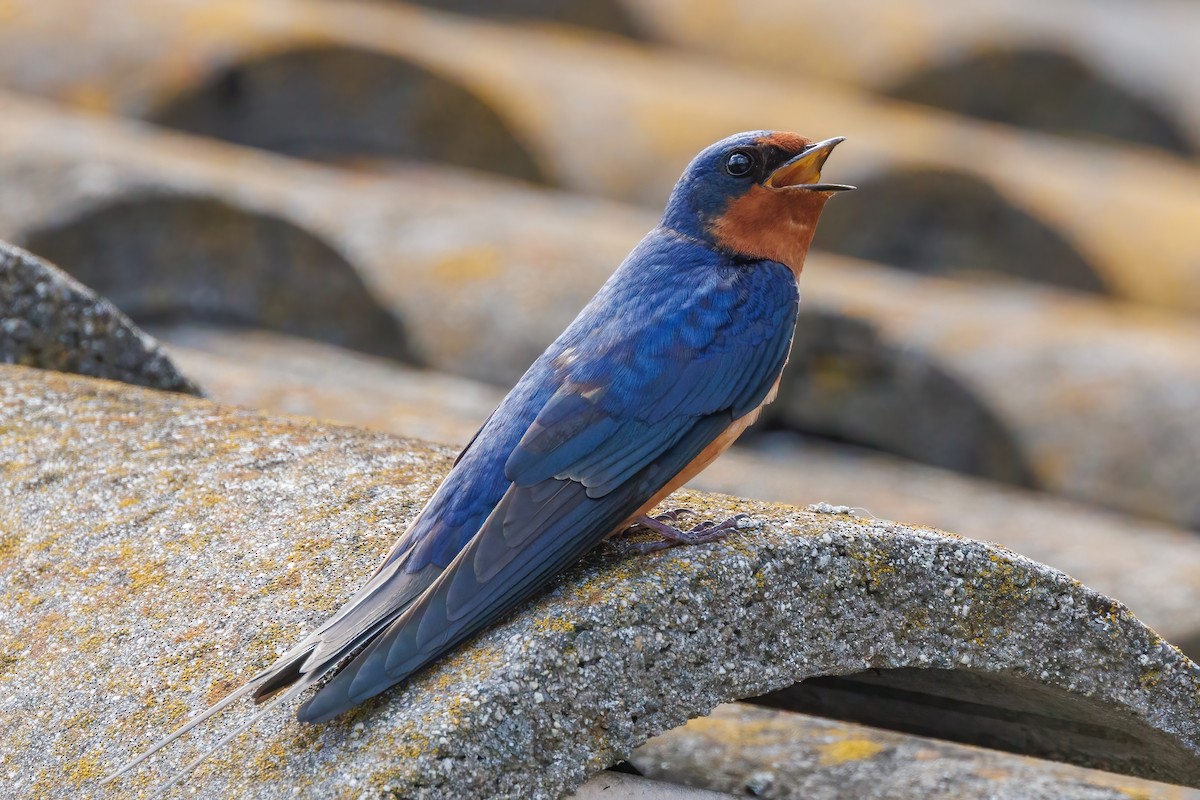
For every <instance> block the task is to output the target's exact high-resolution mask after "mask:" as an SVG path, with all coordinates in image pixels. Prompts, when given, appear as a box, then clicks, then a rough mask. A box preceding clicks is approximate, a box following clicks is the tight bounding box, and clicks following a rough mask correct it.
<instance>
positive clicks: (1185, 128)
mask: <svg viewBox="0 0 1200 800" xmlns="http://www.w3.org/2000/svg"><path fill="white" fill-rule="evenodd" d="M624 2H625V5H626V7H627V8H629V10H630V13H631V14H632V15H633V16H634V17H635V19H636V20H637V23H638V25H639V27H641V28H642V29H643V30H645V31H646V32H647V34H648V35H650V36H653V37H655V38H657V39H661V40H666V41H670V42H672V43H675V44H678V45H682V46H685V47H687V48H689V49H692V50H699V51H702V52H705V53H707V54H710V55H714V56H720V57H724V58H732V59H735V60H739V61H744V62H748V63H752V64H758V65H761V66H764V67H767V68H770V69H773V70H782V71H786V72H788V73H792V72H797V71H798V72H800V73H802V74H805V75H815V76H820V77H823V78H828V79H831V80H837V81H844V82H848V83H852V84H856V85H860V86H864V87H867V88H870V89H874V90H876V91H887V90H889V89H892V88H895V87H899V86H904V85H912V84H915V83H919V82H921V81H922V79H923V78H927V77H929V76H931V75H942V76H945V78H946V79H947V80H948V82H950V83H951V85H952V86H954V87H956V88H957V87H966V86H969V87H971V88H972V89H973V90H974V95H975V96H974V97H964V96H961V95H955V94H950V95H949V96H948V95H947V94H940V95H933V96H930V95H929V94H926V95H925V99H927V100H933V101H939V100H940V101H941V103H939V104H942V105H946V106H947V107H950V108H953V109H955V110H959V111H971V110H972V104H979V103H980V102H991V103H992V104H994V105H995V104H1000V108H1001V110H1007V111H1009V114H1008V116H1007V119H1010V120H1012V121H1015V122H1018V123H1019V124H1026V125H1028V124H1035V123H1037V122H1039V117H1038V116H1037V115H1038V114H1043V115H1045V114H1048V113H1050V114H1057V115H1058V116H1057V119H1056V118H1054V117H1051V118H1050V119H1049V120H1045V117H1042V118H1041V119H1042V120H1045V122H1050V123H1057V126H1058V127H1065V128H1066V129H1068V130H1073V131H1083V132H1091V133H1100V134H1107V135H1110V136H1111V135H1118V136H1122V137H1124V138H1133V139H1134V140H1136V141H1148V142H1151V143H1154V144H1159V145H1162V146H1167V147H1172V148H1173V149H1178V150H1181V151H1187V152H1191V153H1193V154H1194V153H1195V150H1196V148H1197V146H1198V145H1200V88H1198V87H1197V85H1196V81H1195V80H1194V76H1195V74H1196V70H1197V69H1198V68H1200V60H1198V56H1197V53H1196V47H1195V39H1194V37H1193V32H1194V31H1195V30H1196V28H1197V26H1200V12H1198V11H1197V9H1196V6H1195V5H1194V4H1192V3H1187V2H1170V0H1167V1H1166V2H1163V0H1149V2H1143V3H1139V4H1138V5H1137V6H1136V7H1134V6H1130V5H1126V4H1121V3H1104V4H1097V3H1093V2H1090V1H1089V0H1062V1H1061V2H1056V3H1054V4H1053V5H1050V6H1047V5H1046V4H1045V3H1041V2H1038V0H1014V1H1013V2H995V0H966V2H961V3H955V4H954V6H953V7H949V6H947V5H946V4H945V3H941V2H938V0H906V2H905V3H904V4H903V6H897V8H896V13H897V15H898V18H897V19H898V24H880V22H879V20H880V17H879V13H880V11H879V5H878V3H875V2H873V0H849V2H846V1H845V0H815V2H807V3H804V4H803V5H799V4H796V3H791V2H788V0H767V2H762V3H755V5H754V9H753V13H747V8H746V6H745V5H744V4H742V3H738V2H737V0H702V2H693V1H692V0H624ZM900 17H902V24H899V21H900V20H899V18H900ZM766 20H769V22H765V21H766ZM814 28H818V29H820V31H821V36H820V37H819V38H818V37H811V36H809V33H810V31H812V30H813V29H814ZM801 38H803V41H804V42H805V46H804V47H796V46H795V42H796V41H798V40H799V39H801ZM1039 53H1041V54H1043V55H1041V56H1038V55H1037V54H1039ZM1050 54H1052V55H1053V56H1055V57H1056V59H1057V60H1056V61H1051V62H1050V63H1045V59H1046V56H1047V55H1050ZM1022 56H1024V58H1022ZM1035 58H1036V59H1037V60H1038V61H1041V62H1042V63H1040V64H1039V63H1037V62H1036V61H1035V62H1034V63H1030V62H1031V60H1033V59H1035ZM1064 62H1066V63H1065V64H1064ZM1070 62H1074V63H1073V64H1071V63H1070ZM972 63H974V64H977V65H980V66H982V65H984V64H986V65H987V66H989V67H990V74H988V75H986V76H981V75H980V74H979V73H977V72H976V73H972V72H971V71H969V70H963V69H962V67H963V66H964V64H967V65H970V64H972ZM1038 67H1041V68H1040V69H1039V68H1038ZM955 69H958V70H959V75H958V76H954V77H952V76H951V75H950V73H951V72H952V71H953V70H955ZM1064 73H1065V74H1064ZM1072 73H1074V74H1072ZM1080 73H1082V74H1080ZM981 77H982V78H983V80H982V81H981V80H980V78H981ZM1022 78H1024V80H1021V79H1022ZM1055 78H1058V80H1055ZM984 81H988V82H990V85H991V87H996V88H997V89H998V90H994V91H987V90H986V89H984V88H983V87H985V86H988V83H984ZM1047 90H1051V91H1054V92H1055V94H1054V95H1053V100H1047V99H1046V97H1045V95H1042V94H1040V93H1041V92H1045V91H1047ZM1076 93H1077V94H1076ZM980 95H983V96H985V97H986V98H988V99H985V100H982V101H981V100H980V97H979V96H980ZM955 99H960V100H961V102H958V103H955V102H953V101H954V100H955ZM1097 101H1106V102H1105V103H1104V105H1103V106H1102V107H1101V108H1099V109H1097V108H1096V107H1095V105H1093V104H1094V103H1097ZM994 105H993V107H994ZM1035 106H1036V107H1035ZM1064 107H1065V109H1064ZM1049 108H1053V111H1049ZM1064 111H1066V112H1073V113H1069V114H1064ZM1081 115H1082V116H1081ZM993 116H994V115H993ZM1097 116H1098V117H1100V118H1099V119H1097V118H1096V117H1097Z"/></svg>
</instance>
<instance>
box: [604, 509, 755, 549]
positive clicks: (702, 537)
mask: <svg viewBox="0 0 1200 800" xmlns="http://www.w3.org/2000/svg"><path fill="white" fill-rule="evenodd" d="M680 512H685V513H687V514H693V513H695V512H693V511H691V510H690V509H686V508H685V509H674V510H672V511H669V512H667V513H666V514H660V515H658V516H656V517H646V516H643V517H638V520H637V522H635V523H634V525H633V526H632V527H631V530H636V529H639V528H640V529H643V530H650V531H653V532H654V533H657V534H658V535H659V537H661V538H660V539H659V541H657V542H628V543H626V544H625V551H626V552H627V553H629V554H632V555H646V554H647V553H656V552H658V551H659V550H666V549H668V548H671V547H675V546H677V545H681V544H685V545H691V544H704V543H706V542H715V541H717V540H718V539H722V538H724V537H726V536H728V535H729V534H730V533H732V532H733V531H735V530H737V529H738V523H739V522H741V521H742V520H744V519H749V515H748V514H735V515H733V516H732V517H730V518H729V519H727V520H725V521H724V522H720V523H717V522H713V521H712V520H705V521H704V522H701V523H700V524H699V525H696V526H695V527H694V528H692V529H691V530H688V531H681V530H679V529H678V528H675V527H672V526H671V525H669V524H668V522H667V520H664V519H663V517H667V518H668V520H669V521H671V522H673V521H675V520H676V519H678V518H679V515H680Z"/></svg>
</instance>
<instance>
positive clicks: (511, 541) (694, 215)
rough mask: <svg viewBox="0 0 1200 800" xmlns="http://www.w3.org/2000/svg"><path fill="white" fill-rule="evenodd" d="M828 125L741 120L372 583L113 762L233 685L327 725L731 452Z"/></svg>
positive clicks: (453, 473)
mask: <svg viewBox="0 0 1200 800" xmlns="http://www.w3.org/2000/svg"><path fill="white" fill-rule="evenodd" d="M841 141H842V139H841V138H834V139H827V140H825V141H822V142H815V143H814V142H812V141H810V140H809V139H806V138H804V137H802V136H799V135H797V134H794V133H784V132H772V131H754V132H749V133H740V134H737V135H735V136H731V137H729V138H727V139H724V140H722V141H720V142H717V143H716V144H714V145H712V146H711V147H709V148H707V149H705V150H704V151H703V152H701V153H700V154H699V155H698V156H697V157H696V158H695V160H693V161H692V163H691V164H690V165H689V166H688V167H687V169H686V171H685V172H684V173H683V176H682V177H681V178H680V180H679V182H678V183H677V184H676V186H675V189H674V191H673V192H672V193H671V196H670V199H669V201H668V202H667V207H666V211H665V212H664V214H663V217H662V221H661V222H660V223H659V225H658V227H656V228H655V229H654V230H653V231H651V232H650V233H649V234H648V235H647V236H646V237H645V238H644V239H643V240H642V241H641V242H640V243H639V244H638V245H637V247H636V248H634V250H633V252H632V253H630V255H629V256H628V257H627V258H626V259H625V261H624V262H623V263H622V264H621V265H620V267H618V268H617V270H616V272H615V273H614V274H613V275H612V277H611V278H609V280H608V281H607V282H606V283H605V284H604V286H603V287H602V288H601V289H600V291H599V292H598V293H597V294H596V296H595V297H593V298H592V300H591V301H590V302H589V303H588V304H587V306H586V307H585V308H584V309H583V311H582V312H580V314H579V316H578V317H577V318H576V319H575V321H574V322H572V323H571V324H570V326H568V327H567V329H566V330H565V331H564V332H563V333H562V335H561V336H559V337H558V339H557V340H555V341H554V343H553V344H551V345H550V347H549V348H548V349H547V350H546V352H545V353H543V354H542V355H541V356H540V357H539V358H538V359H537V361H535V362H534V363H533V365H532V366H531V367H530V368H529V370H528V371H527V372H526V373H525V375H524V377H522V378H521V379H520V381H518V382H517V384H516V386H515V387H513V389H512V391H511V392H509V394H508V396H507V397H505V398H504V400H503V401H502V402H501V403H500V405H499V406H498V407H497V408H496V410H495V411H493V412H492V414H491V416H490V417H489V418H488V419H487V421H486V422H484V424H483V427H482V428H480V430H479V432H478V433H477V434H476V435H475V437H474V439H472V440H471V442H470V443H469V444H468V445H467V446H466V448H465V449H464V450H463V451H462V452H461V453H460V454H459V456H458V458H457V459H456V460H455V462H454V465H453V467H452V468H451V470H450V472H449V474H447V476H446V478H445V480H444V481H443V482H442V484H441V486H440V487H439V488H438V489H437V491H436V492H434V494H433V496H432V497H431V498H430V500H429V502H428V503H427V504H426V506H425V507H424V509H422V511H421V512H420V514H418V516H417V518H416V519H415V520H414V521H413V523H412V525H411V526H410V527H409V528H408V530H407V531H406V532H405V533H404V534H403V535H402V536H401V537H400V539H399V540H398V541H397V542H396V543H395V545H394V546H393V547H392V548H391V550H390V552H389V553H388V554H387V556H386V557H385V558H384V560H383V563H382V564H381V565H380V566H379V567H378V568H377V569H376V571H375V573H374V574H373V575H372V576H371V577H370V579H369V580H368V581H367V582H366V584H365V585H364V586H363V587H362V588H361V589H360V590H359V591H358V592H357V593H356V594H355V595H354V596H353V597H351V598H350V600H349V601H348V602H347V603H346V604H345V605H344V606H343V607H342V608H341V609H340V610H339V611H338V612H337V613H335V614H334V615H333V616H332V617H331V618H330V619H328V620H327V621H326V622H325V623H323V624H322V625H321V626H320V627H318V628H317V629H316V630H315V631H313V632H312V633H311V634H309V635H308V636H307V637H305V638H304V639H303V640H302V641H301V642H300V643H299V644H297V645H296V646H295V647H294V648H292V649H291V650H289V651H288V652H287V653H285V654H284V655H283V656H281V657H280V658H279V659H278V660H277V661H276V662H275V663H274V664H272V665H271V666H269V667H267V668H266V669H264V670H263V671H261V672H259V673H258V674H257V675H255V676H254V677H253V678H251V679H250V680H249V681H248V682H247V683H246V684H245V685H243V686H242V687H241V688H239V689H237V690H236V691H234V692H233V693H232V694H230V695H229V696H228V697H226V698H225V699H224V700H222V701H221V702H220V703H218V704H217V705H215V706H213V707H212V708H210V709H209V710H208V711H206V712H204V713H202V714H201V715H200V716H198V717H196V718H194V719H193V720H191V721H189V722H188V723H187V724H185V725H184V726H183V727H182V728H180V729H179V730H178V731H176V732H174V733H173V734H171V735H170V736H168V737H167V738H165V739H163V740H162V741H160V742H158V743H157V744H155V745H154V746H153V747H152V748H151V749H150V750H148V751H147V752H145V753H143V754H142V755H140V756H139V757H137V758H136V759H134V760H133V761H130V762H129V763H127V764H125V765H124V766H123V767H121V769H120V770H119V771H118V772H116V773H115V774H114V775H112V776H110V778H109V780H112V779H113V778H115V777H116V776H117V775H120V774H121V773H123V772H125V771H126V770H128V769H130V768H131V767H133V766H134V765H136V764H138V763H139V762H141V761H142V760H143V759H144V758H146V757H147V756H149V755H150V754H151V753H153V752H155V751H157V750H158V749H160V748H161V747H163V746H164V745H166V744H168V743H170V742H171V741H173V740H175V739H177V738H179V737H180V736H182V735H184V734H186V733H187V732H188V731H190V730H192V729H193V728H194V727H195V726H197V725H199V724H200V723H201V722H203V721H205V720H206V719H208V718H210V717H211V716H212V715H213V714H216V713H217V712H219V711H221V710H222V709H224V708H226V707H227V706H228V705H230V704H231V703H232V702H234V701H235V700H237V699H238V698H240V697H244V696H246V695H250V696H251V697H253V699H254V700H255V701H256V702H262V701H264V700H266V699H268V698H271V697H273V696H274V699H273V700H272V702H270V703H269V704H267V705H266V706H265V707H264V708H262V709H261V710H259V711H258V712H257V713H256V714H254V715H253V716H252V717H251V718H250V719H249V720H248V721H246V722H245V724H244V725H242V726H239V727H238V728H237V729H236V730H235V731H233V732H232V733H230V734H229V735H228V736H226V737H224V738H223V739H222V740H221V741H220V742H218V743H217V744H216V745H215V746H214V747H212V748H211V749H210V750H208V751H206V752H205V753H204V754H202V755H201V756H200V757H199V758H197V759H196V760H195V761H193V762H192V763H191V764H189V765H188V766H186V767H185V768H184V769H183V770H182V771H181V772H180V773H179V774H177V775H175V776H174V777H173V778H172V779H171V782H170V783H168V784H167V785H166V786H163V787H161V788H162V789H163V790H165V789H166V788H169V787H170V786H171V785H172V784H174V783H175V782H177V781H178V780H179V779H180V778H182V777H183V776H184V775H186V774H187V773H188V772H190V771H191V769H193V768H194V767H195V766H196V765H197V764H199V763H200V761H202V760H203V759H204V758H206V757H207V756H208V755H209V754H211V753H212V752H214V751H215V750H216V749H218V748H220V747H222V746H223V745H224V744H226V743H227V742H229V741H230V740H232V738H233V737H234V736H236V735H238V734H239V733H241V731H242V730H244V729H245V728H247V727H249V726H250V725H252V724H253V723H254V722H255V721H256V720H257V719H258V718H259V717H261V716H262V715H263V714H265V713H266V712H267V711H269V710H270V709H271V708H273V707H274V706H275V705H277V704H279V703H282V702H284V701H287V700H289V699H291V698H293V697H295V696H296V695H298V694H300V693H301V692H303V691H304V690H305V689H307V688H308V687H310V686H312V685H313V684H315V683H317V682H318V681H319V680H320V679H321V678H323V677H324V676H325V675H327V674H328V673H330V672H331V671H333V669H334V667H335V666H336V665H337V664H338V663H339V662H341V661H342V660H343V659H345V658H346V657H347V656H349V655H350V654H352V653H354V652H355V651H359V650H360V649H361V651H360V652H358V654H357V655H356V656H354V657H353V658H352V659H351V660H350V661H349V663H348V664H347V665H346V666H345V667H344V668H343V669H342V670H341V671H340V672H338V673H337V674H336V675H334V677H333V678H332V679H331V680H329V681H328V682H327V683H325V684H324V685H323V686H321V687H320V688H319V689H318V691H317V692H316V694H314V695H313V696H312V697H311V698H310V699H308V700H307V701H306V702H305V703H304V704H303V705H302V706H301V707H300V709H299V711H298V712H297V716H298V718H299V719H300V720H301V721H303V722H311V723H317V722H324V721H326V720H329V719H331V718H333V717H336V716H337V715H339V714H341V713H343V712H345V711H347V710H349V709H350V708H353V707H354V706H356V705H358V704H359V703H361V702H363V701H364V700H366V699H367V698H369V697H372V696H374V695H377V694H379V693H380V692H383V691H384V690H386V689H388V688H389V687H391V686H394V685H396V684H397V683H400V682H401V681H404V680H406V679H407V678H408V677H409V676H411V675H412V674H413V673H415V672H416V671H417V670H419V669H421V668H422V667H424V666H425V665H427V664H429V663H430V662H432V661H434V660H435V659H437V658H439V657H440V656H441V655H443V654H444V653H446V652H447V651H448V650H450V649H451V648H453V647H455V646H457V645H458V644H460V643H461V642H463V641H464V640H465V639H467V638H468V637H470V636H471V635H473V634H475V633H477V632H478V631H480V630H481V629H482V628H484V627H486V626H488V625H490V624H491V623H493V622H495V621H496V620H498V619H499V618H500V617H501V616H502V615H504V614H505V613H506V612H508V611H509V610H510V609H512V608H513V607H514V606H516V605H517V604H519V603H522V602H524V601H525V600H527V599H529V598H530V596H531V595H533V594H534V593H536V592H537V591H538V590H539V589H541V588H543V587H545V586H546V584H547V583H548V582H549V581H550V580H551V579H552V578H553V577H554V576H555V575H556V574H557V573H559V572H561V571H562V570H563V569H564V568H566V567H567V566H569V565H570V564H571V563H572V562H574V561H576V560H577V559H579V558H580V557H581V556H582V555H583V554H584V553H586V552H587V551H588V550H590V549H592V548H593V547H594V546H595V545H597V544H598V543H599V542H600V541H601V540H603V539H605V538H606V537H608V536H610V535H612V534H614V533H616V532H619V531H622V530H623V529H626V528H628V527H629V526H630V525H631V524H633V523H637V522H639V521H640V522H642V523H644V524H647V525H649V526H650V527H651V528H653V529H655V530H658V531H660V532H661V533H663V534H665V535H666V536H667V538H668V539H669V540H671V541H697V540H707V539H711V538H713V536H715V535H719V534H721V533H724V532H726V531H727V530H728V529H729V528H730V527H732V526H731V525H730V524H729V523H728V522H727V523H724V524H722V525H709V526H707V527H705V526H698V527H697V528H696V529H693V530H692V531H689V532H683V531H677V530H675V529H674V528H673V527H671V526H669V525H667V524H666V521H664V519H652V518H650V517H647V516H646V514H647V512H648V511H649V510H650V509H652V508H653V507H654V506H656V505H657V504H658V503H659V502H660V501H661V500H662V499H663V498H665V497H666V496H667V495H668V494H670V493H671V492H673V491H674V490H675V489H677V488H679V487H680V486H682V485H683V484H684V483H685V482H687V481H688V480H690V479H691V478H692V477H693V476H695V475H696V474H697V473H698V472H700V470H702V469H704V467H706V466H707V465H708V464H709V463H711V462H712V461H713V459H715V458H716V457H717V456H719V455H720V454H721V453H722V452H723V451H724V450H725V449H726V448H728V447H729V446H730V445H731V444H732V443H733V442H734V440H735V439H737V438H738V436H739V435H741V433H742V432H743V431H744V430H745V429H746V428H747V427H748V426H749V425H750V424H751V423H753V422H754V421H755V419H756V418H757V417H758V415H759V413H760V411H761V409H762V407H763V406H764V405H765V404H766V403H769V402H770V401H771V400H772V399H773V398H774V396H775V393H776V390H777V389H778V387H779V379H780V375H781V373H782V371H783V368H784V364H785V363H786V362H787V359H788V352H789V350H790V349H791V342H792V335H793V332H794V329H795V324H796V311H797V307H798V305H799V301H800V296H799V292H798V289H797V279H798V278H799V276H800V272H801V270H802V269H803V266H804V258H805V255H806V254H807V252H808V248H809V245H810V244H811V242H812V238H813V233H814V232H815V230H816V227H817V220H818V218H819V217H820V215H821V210H822V209H823V207H824V206H825V203H826V201H827V200H828V199H829V198H830V197H831V196H832V195H833V194H834V193H835V192H838V191H841V190H844V189H850V188H853V187H850V186H843V185H839V184H833V183H822V182H821V169H822V168H823V167H824V165H825V160H826V159H827V158H828V157H829V154H830V152H831V151H832V150H833V148H834V147H835V146H837V144H838V143H839V142H841Z"/></svg>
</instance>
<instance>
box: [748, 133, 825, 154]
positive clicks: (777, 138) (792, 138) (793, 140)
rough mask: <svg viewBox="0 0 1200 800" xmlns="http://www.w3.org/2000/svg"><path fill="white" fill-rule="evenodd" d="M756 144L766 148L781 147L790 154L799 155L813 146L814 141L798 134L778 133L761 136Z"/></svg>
mask: <svg viewBox="0 0 1200 800" xmlns="http://www.w3.org/2000/svg"><path fill="white" fill-rule="evenodd" d="M755 144H758V145H759V146H765V147H770V146H775V147H780V148H782V149H784V150H786V151H787V152H789V153H799V152H800V151H801V150H803V149H804V148H806V147H808V146H809V145H810V144H812V139H807V138H805V137H803V136H801V135H800V134H798V133H790V132H788V131H777V132H776V133H772V134H771V135H770V136H760V137H759V138H758V140H757V141H756V142H755Z"/></svg>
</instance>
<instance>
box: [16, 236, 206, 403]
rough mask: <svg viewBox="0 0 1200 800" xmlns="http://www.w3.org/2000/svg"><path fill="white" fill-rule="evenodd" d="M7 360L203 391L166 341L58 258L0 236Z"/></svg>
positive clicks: (94, 375) (100, 376)
mask: <svg viewBox="0 0 1200 800" xmlns="http://www.w3.org/2000/svg"><path fill="white" fill-rule="evenodd" d="M0 363H6V364H23V365H25V366H30V367H41V368H42V369H53V370H59V371H60V372H78V373H80V374H82V375H90V376H92V377H97V378H110V379H112V380H118V381H124V382H125V383H135V384H139V385H141V386H150V387H153V388H156V389H168V390H171V391H176V392H188V393H190V394H198V393H199V389H198V388H197V387H196V385H195V384H193V383H192V382H191V381H190V380H188V379H187V378H185V377H184V376H183V375H182V374H181V373H180V372H179V369H178V368H177V367H176V366H175V364H173V363H172V362H171V359H169V358H168V357H167V355H166V353H164V352H163V350H162V348H161V347H159V345H158V342H156V341H154V340H153V339H152V338H150V337H149V336H147V335H146V334H145V333H143V332H142V331H140V330H138V328H137V327H136V326H135V325H134V324H133V323H132V322H130V320H129V318H128V317H126V316H125V315H124V314H122V313H121V312H120V311H118V310H117V308H116V306H114V305H113V304H112V303H110V302H108V301H107V300H105V299H104V298H102V297H98V296H97V295H96V294H95V293H94V292H92V291H91V290H90V289H88V288H87V287H85V286H83V285H82V284H80V283H79V282H78V281H75V280H72V279H71V278H70V277H69V276H68V275H66V274H64V273H63V272H62V271H61V270H59V269H58V268H56V267H54V266H53V265H52V264H50V263H48V262H46V261H43V260H42V259H40V258H37V257H36V256H34V255H32V254H31V253H27V252H25V251H24V250H22V249H20V248H18V247H13V246H12V245H10V244H7V243H5V242H0Z"/></svg>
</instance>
